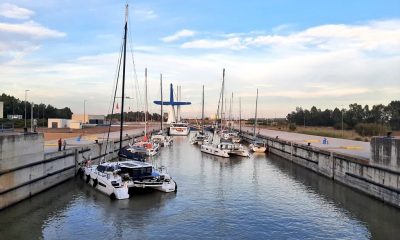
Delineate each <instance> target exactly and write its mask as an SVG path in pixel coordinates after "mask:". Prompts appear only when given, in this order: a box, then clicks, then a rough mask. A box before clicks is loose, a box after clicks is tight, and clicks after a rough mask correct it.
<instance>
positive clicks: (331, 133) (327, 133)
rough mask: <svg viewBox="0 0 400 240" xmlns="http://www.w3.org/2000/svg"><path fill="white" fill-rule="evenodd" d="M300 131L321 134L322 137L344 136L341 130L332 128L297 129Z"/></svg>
mask: <svg viewBox="0 0 400 240" xmlns="http://www.w3.org/2000/svg"><path fill="white" fill-rule="evenodd" d="M296 132H298V133H303V134H308V135H314V136H321V137H331V138H342V133H341V132H335V131H332V130H321V129H300V130H298V131H296Z"/></svg>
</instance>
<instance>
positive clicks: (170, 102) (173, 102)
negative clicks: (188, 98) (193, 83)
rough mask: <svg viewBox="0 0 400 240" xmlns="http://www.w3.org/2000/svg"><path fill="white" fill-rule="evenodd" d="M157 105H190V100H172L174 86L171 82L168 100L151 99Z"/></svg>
mask: <svg viewBox="0 0 400 240" xmlns="http://www.w3.org/2000/svg"><path fill="white" fill-rule="evenodd" d="M153 102H154V103H155V104H157V105H170V106H182V105H190V104H192V103H191V102H175V101H174V87H173V85H172V83H171V84H170V88H169V102H167V101H153Z"/></svg>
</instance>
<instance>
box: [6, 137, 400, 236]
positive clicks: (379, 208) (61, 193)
mask: <svg viewBox="0 0 400 240" xmlns="http://www.w3.org/2000/svg"><path fill="white" fill-rule="evenodd" d="M150 161H154V162H156V163H157V164H158V165H164V166H167V168H168V171H169V172H170V174H171V175H172V176H173V178H174V179H175V180H176V181H177V183H178V192H177V193H176V194H175V193H174V194H164V193H161V192H152V193H145V194H138V195H137V196H134V197H133V198H131V199H130V200H126V201H125V200H123V201H111V200H110V199H109V198H108V197H107V196H105V195H103V194H101V193H99V192H97V191H96V190H94V189H92V188H91V187H89V186H88V185H86V184H85V183H84V182H82V181H80V180H79V179H74V180H71V181H67V182H66V183H63V184H60V185H59V186H57V187H56V188H53V189H51V190H49V191H46V192H44V193H43V194H40V195H37V196H35V197H33V198H32V199H30V200H27V201H24V202H22V203H21V204H19V205H17V206H15V207H12V208H9V209H6V210H4V211H2V212H0V236H1V237H0V239H2V238H4V239H32V238H33V239H37V238H45V239H82V238H85V239H110V238H112V239H132V238H133V239H135V238H137V239H143V238H144V239H147V238H150V239H152V238H167V239H171V238H177V239H182V238H196V239H199V238H211V239H215V238H223V239H226V238H228V239H255V238H262V239H315V238H323V239H338V238H341V239H367V238H371V237H372V238H377V239H395V238H396V237H397V236H399V231H400V230H399V228H398V225H397V223H398V219H400V213H399V211H398V210H397V209H394V208H392V207H389V206H386V205H384V204H382V203H381V202H379V201H376V200H373V199H371V198H369V197H367V196H365V195H363V194H360V193H358V192H355V191H353V190H351V189H349V188H347V187H345V186H343V185H340V184H337V183H335V182H333V181H331V180H330V179H327V178H325V177H322V176H319V175H317V174H315V173H313V172H311V171H309V170H306V169H304V168H302V167H299V166H297V165H295V164H292V163H290V162H288V161H286V160H282V159H280V158H279V157H276V156H272V155H270V156H268V155H265V154H254V155H252V156H251V157H250V158H241V157H234V158H230V159H225V158H220V157H216V156H212V155H208V154H203V153H201V152H200V150H199V149H198V147H197V146H193V145H190V144H189V143H188V138H186V137H179V138H176V139H175V143H174V146H173V147H168V148H163V150H162V153H161V155H160V156H156V157H154V158H153V159H151V160H150Z"/></svg>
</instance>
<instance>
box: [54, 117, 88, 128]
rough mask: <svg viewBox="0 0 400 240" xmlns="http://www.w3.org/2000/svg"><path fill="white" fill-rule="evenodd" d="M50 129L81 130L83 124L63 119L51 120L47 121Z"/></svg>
mask: <svg viewBox="0 0 400 240" xmlns="http://www.w3.org/2000/svg"><path fill="white" fill-rule="evenodd" d="M47 127H48V128H71V129H81V128H82V123H81V122H78V121H75V120H71V119H63V118H49V119H48V120H47Z"/></svg>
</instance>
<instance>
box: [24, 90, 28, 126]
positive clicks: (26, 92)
mask: <svg viewBox="0 0 400 240" xmlns="http://www.w3.org/2000/svg"><path fill="white" fill-rule="evenodd" d="M28 92H29V89H26V90H25V127H24V128H25V129H26V99H27V95H28Z"/></svg>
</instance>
